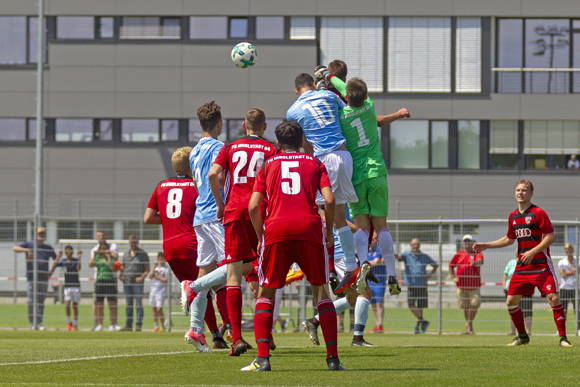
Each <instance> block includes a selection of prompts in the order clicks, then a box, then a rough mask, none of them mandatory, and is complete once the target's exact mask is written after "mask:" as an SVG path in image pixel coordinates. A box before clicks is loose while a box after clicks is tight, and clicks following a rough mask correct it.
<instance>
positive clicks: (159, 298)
mask: <svg viewBox="0 0 580 387" xmlns="http://www.w3.org/2000/svg"><path fill="white" fill-rule="evenodd" d="M166 299H167V293H155V292H151V294H149V305H150V306H152V307H153V308H163V305H164V304H165V300H166Z"/></svg>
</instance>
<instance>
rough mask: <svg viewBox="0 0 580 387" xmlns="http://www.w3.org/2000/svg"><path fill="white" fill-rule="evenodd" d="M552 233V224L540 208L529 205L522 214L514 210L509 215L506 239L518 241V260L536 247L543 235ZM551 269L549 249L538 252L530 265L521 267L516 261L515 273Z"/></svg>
mask: <svg viewBox="0 0 580 387" xmlns="http://www.w3.org/2000/svg"><path fill="white" fill-rule="evenodd" d="M553 232H554V228H553V227H552V222H550V219H549V218H548V214H546V212H545V211H544V210H542V209H541V208H540V207H537V206H535V205H533V204H532V205H531V206H530V207H528V209H526V210H525V211H524V212H521V213H520V211H519V210H515V211H514V212H512V213H511V214H510V217H509V221H508V232H507V237H508V238H510V239H517V240H518V258H519V257H521V256H522V254H523V253H525V252H526V251H529V250H531V249H533V248H534V247H536V246H537V245H539V244H540V242H542V239H543V235H546V234H551V233H553ZM551 267H552V259H551V257H550V248H549V247H548V248H547V249H546V250H544V251H540V252H539V253H538V254H536V255H534V258H533V259H532V263H531V264H529V265H522V264H521V262H520V260H519V259H518V263H517V265H516V272H520V273H521V272H528V273H529V274H533V273H534V272H543V271H547V270H548V269H550V268H551Z"/></svg>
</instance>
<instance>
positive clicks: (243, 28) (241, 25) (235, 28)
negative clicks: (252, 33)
mask: <svg viewBox="0 0 580 387" xmlns="http://www.w3.org/2000/svg"><path fill="white" fill-rule="evenodd" d="M247 37H248V19H247V18H231V19H230V38H247Z"/></svg>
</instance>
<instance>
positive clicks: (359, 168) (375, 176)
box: [315, 62, 410, 295]
mask: <svg viewBox="0 0 580 387" xmlns="http://www.w3.org/2000/svg"><path fill="white" fill-rule="evenodd" d="M343 63H344V62H343ZM315 76H316V77H317V78H320V79H323V80H324V81H326V82H329V83H331V84H332V86H334V88H335V89H336V90H337V91H338V92H339V93H340V94H341V96H342V97H343V98H345V99H346V100H347V102H348V105H347V106H346V107H345V108H343V109H341V110H340V111H339V118H340V127H341V130H342V134H343V136H344V137H345V138H346V149H347V150H348V151H349V152H350V154H351V156H352V159H353V174H352V176H353V177H352V183H353V186H354V189H355V191H356V195H357V197H358V203H349V209H350V216H351V218H352V219H353V222H354V224H355V225H356V227H357V231H356V232H355V234H354V244H355V250H356V252H357V255H358V258H359V261H360V264H361V266H360V267H361V269H360V273H359V278H357V289H359V285H362V286H361V288H363V289H364V287H365V285H364V284H366V279H367V278H366V277H367V275H368V272H369V271H370V264H369V263H368V262H367V258H368V248H369V242H368V241H369V233H370V230H371V222H372V225H373V227H374V229H375V230H376V232H377V236H378V240H379V248H380V250H381V254H382V256H383V259H384V260H385V263H386V266H387V276H388V280H387V283H388V286H389V292H390V293H391V294H392V295H397V294H399V293H400V292H401V288H400V287H399V285H398V282H397V277H396V269H395V251H394V246H393V238H392V237H391V233H390V232H389V230H388V229H387V216H388V214H389V190H388V186H387V167H386V166H385V162H384V159H383V154H382V152H381V149H380V142H379V137H378V130H377V127H378V126H379V125H380V126H385V125H388V124H389V123H391V122H393V121H395V120H397V119H399V118H404V117H410V115H409V112H408V110H407V109H401V110H399V111H398V112H397V113H394V114H391V115H388V116H378V117H377V115H376V112H375V107H374V104H373V101H371V99H370V98H369V97H368V95H367V94H368V91H367V85H366V84H365V82H364V81H363V80H362V79H360V78H352V79H350V80H349V81H348V83H346V84H345V82H344V81H343V80H341V79H339V78H338V77H336V76H334V75H332V74H331V73H330V72H329V71H328V69H327V68H326V67H324V66H318V67H317V68H316V69H315ZM369 215H370V217H369Z"/></svg>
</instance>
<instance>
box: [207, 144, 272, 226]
mask: <svg viewBox="0 0 580 387" xmlns="http://www.w3.org/2000/svg"><path fill="white" fill-rule="evenodd" d="M276 152H277V149H276V147H275V146H274V145H272V144H270V143H269V142H268V141H266V140H265V139H263V138H262V137H260V136H256V135H249V136H245V137H242V138H240V139H238V140H236V141H234V142H231V143H228V144H225V145H224V146H223V147H222V149H221V150H220V153H219V154H218V156H217V157H216V159H215V160H214V164H218V165H219V166H220V167H222V168H223V169H224V171H225V173H226V177H225V181H224V192H225V194H226V201H225V203H226V208H225V211H224V221H223V223H224V224H226V223H230V222H232V221H234V220H239V219H247V220H249V219H250V214H249V213H248V204H249V203H250V197H251V196H252V189H253V187H254V181H255V179H256V173H257V172H258V169H260V167H261V166H262V164H263V163H264V160H267V159H269V158H270V157H272V156H273V155H275V154H276Z"/></svg>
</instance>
